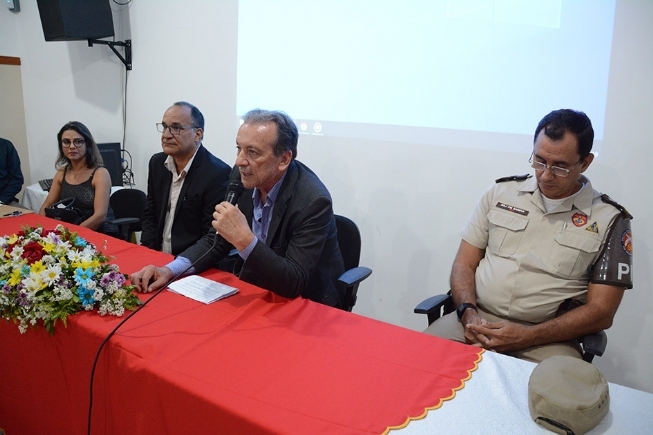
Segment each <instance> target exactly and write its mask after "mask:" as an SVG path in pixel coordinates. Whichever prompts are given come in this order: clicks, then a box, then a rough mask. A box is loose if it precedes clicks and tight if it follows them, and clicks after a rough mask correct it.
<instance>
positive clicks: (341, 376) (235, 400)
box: [0, 215, 480, 435]
mask: <svg viewBox="0 0 653 435" xmlns="http://www.w3.org/2000/svg"><path fill="white" fill-rule="evenodd" d="M38 223H41V224H42V226H44V227H45V228H53V227H54V225H55V221H51V220H49V219H47V218H43V217H41V216H38V215H27V216H21V217H17V218H10V219H1V220H0V234H9V233H13V232H15V231H17V230H18V229H19V228H20V225H21V224H28V225H31V226H36V225H37V224H38ZM79 233H80V234H81V235H82V236H84V237H86V238H87V239H88V240H90V241H92V242H94V243H95V244H96V245H97V246H101V245H102V241H103V240H105V237H103V236H102V235H100V234H97V233H94V232H92V231H88V230H85V229H82V228H80V229H79ZM105 252H106V253H107V254H108V255H114V256H115V257H116V259H115V262H116V263H117V264H118V265H119V266H120V268H121V271H123V272H125V273H132V272H134V271H137V270H139V269H140V268H141V267H143V266H144V265H146V264H151V263H152V264H158V265H160V264H164V263H166V262H167V261H169V260H170V259H171V258H172V257H171V256H169V255H167V254H162V253H160V252H154V251H151V250H149V249H146V248H143V247H138V246H135V245H131V244H127V243H125V242H122V241H119V240H113V239H108V240H107V243H106V250H105ZM203 275H204V276H206V277H208V278H211V279H215V280H217V281H220V282H223V283H225V284H227V285H230V286H233V287H237V288H239V289H240V292H239V293H238V294H237V295H235V296H232V297H229V298H227V299H223V300H221V301H218V302H215V303H213V304H210V305H204V304H201V303H199V302H195V301H193V300H191V299H187V298H185V297H184V296H181V295H178V294H175V293H171V292H168V291H164V292H162V293H161V294H160V295H159V296H158V297H157V298H156V299H154V300H152V301H151V302H150V303H149V304H148V305H147V306H146V307H144V309H142V310H141V311H140V312H138V313H137V314H136V315H135V316H134V317H133V318H132V319H130V320H129V321H128V322H127V323H125V324H124V325H123V326H122V327H121V329H119V330H118V332H117V334H116V335H115V336H114V337H112V338H111V340H110V341H109V343H108V345H107V346H106V347H105V349H104V350H103V352H102V355H101V357H100V360H99V363H98V367H97V369H96V375H95V386H94V396H93V400H94V402H93V420H92V428H93V433H94V434H121V435H122V434H133V433H138V434H154V433H157V434H165V433H167V434H198V433H247V434H255V433H266V434H271V433H284V434H285V433H287V434H309V433H310V434H317V433H328V434H339V433H342V434H372V433H382V432H384V431H387V430H388V428H390V427H398V426H401V425H404V424H406V423H407V422H408V421H409V419H410V418H419V417H420V416H422V415H424V413H425V409H427V408H434V407H438V406H440V405H441V403H442V401H443V400H447V399H449V398H452V397H453V395H454V394H455V390H457V389H460V388H462V387H463V385H464V381H465V380H466V379H468V378H469V377H470V376H471V372H472V371H473V370H474V369H475V368H476V365H477V363H478V362H479V361H480V352H479V350H478V349H476V348H473V347H470V346H465V345H461V344H458V343H453V342H449V341H445V340H441V339H438V338H436V337H432V336H429V335H426V334H421V333H418V332H415V331H411V330H408V329H404V328H400V327H397V326H393V325H389V324H386V323H382V322H379V321H375V320H372V319H369V318H365V317H362V316H358V315H356V314H352V313H347V312H344V311H340V310H336V309H333V308H330V307H326V306H323V305H320V304H317V303H314V302H311V301H308V300H304V299H302V298H298V299H294V300H288V299H285V298H282V297H279V296H276V295H274V294H273V293H271V292H268V291H266V290H263V289H260V288H258V287H255V286H252V285H249V284H247V283H244V282H242V281H239V280H238V279H237V278H236V277H235V276H233V275H231V274H228V273H225V272H221V271H218V270H212V271H210V272H207V273H205V274H203ZM149 297H150V295H147V296H142V299H143V300H145V299H147V298H149ZM120 320H121V319H120V318H116V317H113V316H106V317H101V316H99V315H98V314H97V313H95V312H93V313H88V312H83V313H80V314H76V315H74V316H71V317H70V318H69V324H68V327H67V328H64V327H63V325H62V324H58V325H57V327H56V331H55V333H54V335H52V336H50V335H48V333H47V332H46V331H45V330H44V329H43V328H38V329H29V330H28V331H27V333H25V334H23V335H21V334H20V333H19V332H18V328H17V326H16V325H14V324H13V323H6V322H4V321H0V352H1V356H0V427H1V428H3V429H5V430H6V431H7V433H8V435H19V434H35V433H53V434H57V433H65V434H83V433H86V427H87V426H86V424H87V412H88V400H89V378H90V371H91V364H92V361H93V358H94V357H95V353H96V351H97V349H98V347H99V344H100V343H101V341H102V340H103V339H104V337H105V336H106V335H107V334H108V333H109V331H111V329H113V328H114V327H115V325H117V323H118V322H119V321H120Z"/></svg>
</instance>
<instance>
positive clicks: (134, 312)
mask: <svg viewBox="0 0 653 435" xmlns="http://www.w3.org/2000/svg"><path fill="white" fill-rule="evenodd" d="M217 241H218V239H217V237H216V238H215V240H214V242H213V245H212V246H211V248H210V249H209V250H208V251H206V252H205V253H204V254H202V256H201V257H199V258H198V259H197V260H195V261H193V263H192V264H191V265H190V266H188V267H187V268H186V269H185V270H184V271H183V272H181V273H179V274H177V275H175V276H173V277H172V278H170V280H168V282H167V283H165V285H164V286H162V287H161V288H160V289H158V290H157V291H156V292H155V293H154V294H153V295H152V297H151V298H149V299H148V300H146V301H145V302H143V303H142V304H141V305H140V306H139V307H138V308H136V309H135V310H134V311H132V312H131V313H130V314H129V315H128V316H127V317H125V318H124V319H122V321H121V322H120V323H118V325H117V326H116V327H115V328H113V330H112V331H111V332H109V334H108V335H107V336H106V337H105V339H104V340H103V341H102V343H101V344H100V347H99V348H98V351H97V353H96V354H95V359H94V360H93V365H92V366H91V381H90V392H89V402H88V422H87V431H86V433H87V434H88V435H91V421H92V413H93V380H94V378H95V368H96V366H97V362H98V360H99V358H100V353H101V352H102V349H103V348H104V345H105V344H107V342H108V341H109V339H110V338H111V337H113V335H114V334H115V333H116V331H118V329H119V328H120V327H121V326H122V325H123V324H124V323H125V322H126V321H127V320H129V319H131V318H132V316H133V315H134V314H136V313H138V312H139V311H140V310H141V308H143V307H145V305H147V304H148V303H149V302H150V301H151V300H152V299H154V298H155V297H157V296H158V295H159V294H160V293H161V292H162V291H163V290H165V289H166V288H168V286H169V285H170V284H172V283H173V282H174V281H176V280H177V279H178V278H180V277H182V276H184V275H185V274H186V273H187V272H188V271H189V270H191V269H192V268H193V267H195V265H196V264H197V263H198V262H199V261H200V260H202V259H203V258H204V257H206V256H207V255H208V254H209V252H211V251H213V250H214V249H215V248H216V246H217V243H216V242H217Z"/></svg>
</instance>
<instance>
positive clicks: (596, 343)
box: [578, 331, 608, 363]
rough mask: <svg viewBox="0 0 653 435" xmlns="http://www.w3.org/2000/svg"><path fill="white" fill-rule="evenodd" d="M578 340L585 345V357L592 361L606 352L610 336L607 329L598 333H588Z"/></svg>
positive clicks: (586, 359)
mask: <svg viewBox="0 0 653 435" xmlns="http://www.w3.org/2000/svg"><path fill="white" fill-rule="evenodd" d="M578 341H580V343H581V344H582V345H583V359H584V360H585V361H587V362H590V363H591V362H592V359H593V358H594V357H595V356H602V355H603V352H605V348H606V346H607V345H608V336H607V335H606V334H605V331H599V332H597V333H596V334H589V335H586V336H584V337H582V338H581V339H580V340H578Z"/></svg>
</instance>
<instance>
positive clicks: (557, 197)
mask: <svg viewBox="0 0 653 435" xmlns="http://www.w3.org/2000/svg"><path fill="white" fill-rule="evenodd" d="M593 139H594V131H593V129H592V124H591V122H590V120H589V118H588V117H587V116H586V115H585V114H584V113H582V112H577V111H573V110H568V109H563V110H556V111H553V112H551V113H549V114H548V115H546V116H545V117H544V118H543V119H542V120H541V121H540V123H539V124H538V126H537V128H536V130H535V139H534V148H533V154H532V155H531V159H530V162H531V166H532V168H533V169H535V178H533V177H532V176H531V175H524V176H515V177H507V178H503V179H499V180H497V182H496V184H494V185H493V186H491V187H490V188H489V189H488V190H487V191H486V192H485V193H484V194H483V196H482V198H481V200H480V201H479V203H478V205H477V206H476V209H475V210H474V212H473V213H472V216H471V217H470V219H469V221H468V222H467V224H466V225H465V227H464V228H463V231H462V241H461V243H460V247H459V249H458V253H457V255H456V258H455V260H454V264H453V267H452V271H451V278H450V284H451V292H452V296H453V300H454V303H455V306H456V307H457V310H456V312H455V313H451V314H449V315H446V316H443V317H442V318H440V319H439V320H437V321H436V322H434V323H433V324H431V325H430V326H429V328H428V329H427V330H426V331H425V332H427V333H430V334H433V335H438V336H441V337H445V338H449V339H453V340H457V341H461V342H467V343H470V344H473V345H476V346H479V347H483V348H485V349H491V350H495V351H498V352H502V353H506V354H509V355H513V356H516V357H519V358H523V359H527V360H531V361H535V362H539V361H542V360H544V359H546V358H548V357H549V356H553V355H569V356H574V357H578V358H580V357H581V350H580V346H579V344H578V342H577V341H576V339H577V338H578V337H582V336H584V335H587V334H591V333H595V332H598V331H601V330H603V329H607V328H609V327H610V326H611V325H612V320H613V318H614V315H615V313H616V311H617V308H618V307H619V303H620V302H621V298H622V296H623V294H624V290H625V289H627V288H632V234H631V230H630V220H631V219H632V216H631V215H630V214H629V213H628V212H627V211H626V210H625V209H624V208H623V207H621V206H620V205H619V204H617V203H615V202H614V201H612V200H611V199H610V198H609V197H608V196H607V195H603V194H601V193H600V192H597V191H596V190H594V189H593V188H592V185H591V183H590V181H589V180H588V179H587V178H586V177H585V176H584V175H583V172H585V171H586V170H587V168H588V167H589V166H590V164H591V163H592V160H593V159H594V155H593V154H592V153H591V150H592V143H593ZM572 308H573V309H572Z"/></svg>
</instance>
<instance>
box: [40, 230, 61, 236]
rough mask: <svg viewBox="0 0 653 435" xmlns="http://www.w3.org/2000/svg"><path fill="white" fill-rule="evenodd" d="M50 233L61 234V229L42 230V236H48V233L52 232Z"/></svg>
mask: <svg viewBox="0 0 653 435" xmlns="http://www.w3.org/2000/svg"><path fill="white" fill-rule="evenodd" d="M50 233H52V234H56V235H58V236H60V235H61V232H60V231H57V230H43V231H42V232H41V237H48V234H50Z"/></svg>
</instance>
